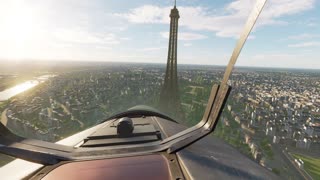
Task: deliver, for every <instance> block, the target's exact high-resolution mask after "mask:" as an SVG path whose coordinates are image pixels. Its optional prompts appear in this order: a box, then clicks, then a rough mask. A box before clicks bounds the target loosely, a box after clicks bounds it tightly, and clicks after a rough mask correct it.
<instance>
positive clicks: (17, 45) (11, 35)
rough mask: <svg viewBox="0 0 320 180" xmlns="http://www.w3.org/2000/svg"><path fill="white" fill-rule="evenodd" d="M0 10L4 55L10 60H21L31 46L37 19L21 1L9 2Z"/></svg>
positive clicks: (34, 36)
mask: <svg viewBox="0 0 320 180" xmlns="http://www.w3.org/2000/svg"><path fill="white" fill-rule="evenodd" d="M1 9H2V8H1ZM2 10H3V12H2V13H1V14H2V16H3V17H2V18H1V21H0V22H1V24H0V27H1V35H0V39H1V40H2V42H5V45H6V48H5V49H6V50H7V52H6V54H7V55H8V56H9V57H12V58H23V57H25V56H26V55H27V54H28V48H30V47H32V46H33V40H34V38H36V32H35V30H34V29H35V27H36V26H37V23H38V21H37V20H38V19H37V17H36V15H35V14H34V12H33V11H32V9H31V8H30V7H28V6H27V5H26V4H25V3H24V2H23V1H11V2H10V3H8V4H7V7H6V8H4V9H2ZM1 36H2V37H1Z"/></svg>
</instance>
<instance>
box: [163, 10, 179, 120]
mask: <svg viewBox="0 0 320 180" xmlns="http://www.w3.org/2000/svg"><path fill="white" fill-rule="evenodd" d="M179 18H180V16H179V11H178V9H177V8H176V4H175V5H174V8H173V9H171V13H170V19H171V20H170V34H169V47H168V60H167V68H166V74H165V79H164V84H163V87H162V90H161V94H160V108H161V110H162V111H164V112H165V113H168V114H173V115H175V116H176V117H181V114H182V109H181V103H180V97H179V89H178V75H177V46H178V21H179Z"/></svg>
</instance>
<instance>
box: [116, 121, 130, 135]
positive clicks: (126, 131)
mask: <svg viewBox="0 0 320 180" xmlns="http://www.w3.org/2000/svg"><path fill="white" fill-rule="evenodd" d="M133 128H134V126H133V122H132V119H130V118H128V117H124V118H121V119H120V120H119V122H118V125H117V133H118V135H119V136H131V134H132V132H133Z"/></svg>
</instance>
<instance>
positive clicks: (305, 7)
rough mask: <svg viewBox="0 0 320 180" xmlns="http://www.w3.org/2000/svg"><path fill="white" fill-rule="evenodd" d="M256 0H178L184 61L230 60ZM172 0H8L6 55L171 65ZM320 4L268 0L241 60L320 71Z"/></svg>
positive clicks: (1, 24) (3, 23)
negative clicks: (170, 15)
mask: <svg viewBox="0 0 320 180" xmlns="http://www.w3.org/2000/svg"><path fill="white" fill-rule="evenodd" d="M253 2H254V1H251V0H246V1H226V2H224V3H222V2H211V1H197V0H190V1H185V0H181V1H178V2H177V7H178V8H179V10H180V11H181V17H182V20H181V27H180V29H179V35H178V39H179V42H178V44H179V45H178V46H179V48H178V56H179V64H207V65H226V64H227V62H228V60H229V57H230V54H231V52H232V49H233V47H234V45H235V43H236V40H237V34H239V31H240V30H241V28H242V27H243V25H244V22H245V20H246V18H247V15H248V13H249V12H250V11H251V7H252V5H253ZM172 5H173V1H171V0H166V1H134V2H126V1H120V2H119V1H117V2H116V1H109V2H103V1H94V2H93V1H90V2H89V1H81V2H78V1H72V0H70V1H66V2H64V3H63V4H62V3H61V2H56V1H49V0H47V1H42V2H36V1H28V4H27V3H25V2H22V1H2V2H1V6H0V9H1V11H0V15H1V18H0V28H1V29H2V30H1V32H0V40H1V41H0V48H1V49H2V51H1V52H0V59H1V60H4V59H9V60H11V59H15V60H17V61H24V60H26V59H35V60H45V59H49V60H53V59H54V60H63V59H68V60H74V61H78V60H80V61H113V62H146V63H166V55H167V50H168V48H167V42H168V31H169V28H168V25H169V22H170V18H169V12H170V8H171V7H172ZM318 7H319V2H316V1H315V0H302V1H301V0H283V1H274V0H270V1H268V2H267V5H266V8H265V9H264V11H263V12H262V15H261V18H260V19H259V20H258V23H257V26H256V28H255V29H254V31H253V33H252V34H251V36H250V38H249V40H248V42H247V44H246V45H245V47H244V49H243V53H242V54H241V55H240V57H239V62H238V63H237V65H238V66H258V67H288V68H312V69H319V68H320V61H318V59H319V57H320V54H319V51H317V50H318V49H319V47H320V34H319V33H318V32H320V31H319V28H320V25H319V24H318V23H317V22H319V21H318V18H317V17H319V12H317V9H318ZM2 8H4V9H2ZM200 19H201V21H200ZM138 39H139V41H138Z"/></svg>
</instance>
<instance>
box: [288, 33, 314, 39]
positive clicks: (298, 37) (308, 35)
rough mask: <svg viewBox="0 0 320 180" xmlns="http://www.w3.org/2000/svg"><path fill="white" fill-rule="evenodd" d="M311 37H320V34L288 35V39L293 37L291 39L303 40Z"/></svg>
mask: <svg viewBox="0 0 320 180" xmlns="http://www.w3.org/2000/svg"><path fill="white" fill-rule="evenodd" d="M313 38H320V34H308V33H303V34H299V35H294V36H289V37H288V39H293V40H305V39H313Z"/></svg>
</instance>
